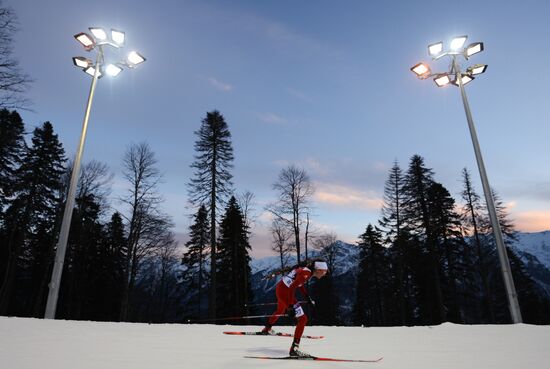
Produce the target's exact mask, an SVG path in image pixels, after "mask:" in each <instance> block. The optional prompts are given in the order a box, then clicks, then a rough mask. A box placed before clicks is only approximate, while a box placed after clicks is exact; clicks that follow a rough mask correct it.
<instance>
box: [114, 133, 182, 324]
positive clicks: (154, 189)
mask: <svg viewBox="0 0 550 369" xmlns="http://www.w3.org/2000/svg"><path fill="white" fill-rule="evenodd" d="M156 164H157V160H156V158H155V154H154V152H153V151H152V150H151V148H150V147H149V145H148V144H147V143H144V142H143V143H139V144H132V145H130V147H128V149H127V150H126V153H125V154H124V157H123V176H124V178H125V179H126V180H127V181H128V183H129V184H130V187H129V189H128V191H127V194H126V196H125V197H123V198H122V199H121V200H122V202H123V203H125V204H127V205H128V206H129V215H128V216H125V218H126V221H127V227H126V229H128V238H127V246H126V255H125V258H126V260H125V268H124V278H123V280H124V283H123V286H122V301H121V311H120V319H121V320H122V321H124V320H126V319H127V318H128V301H129V296H130V293H131V292H132V289H133V288H134V285H135V281H136V275H137V273H138V271H139V267H140V265H141V262H142V260H143V258H144V257H146V256H148V255H150V254H151V253H152V252H153V251H154V250H155V248H156V247H157V246H158V243H159V242H161V241H160V240H161V237H162V236H164V235H165V232H166V230H167V229H170V228H171V227H172V226H173V225H172V223H171V220H170V218H169V217H167V216H166V215H164V214H162V213H161V212H160V210H159V205H160V203H161V201H162V199H161V197H160V195H159V194H158V185H159V183H160V181H161V178H162V176H161V174H160V172H159V171H158V169H157V168H156Z"/></svg>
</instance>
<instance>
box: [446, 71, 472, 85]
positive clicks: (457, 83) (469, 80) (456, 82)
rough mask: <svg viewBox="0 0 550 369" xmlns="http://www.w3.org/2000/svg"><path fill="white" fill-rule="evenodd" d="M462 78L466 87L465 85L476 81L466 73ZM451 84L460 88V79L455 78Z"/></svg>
mask: <svg viewBox="0 0 550 369" xmlns="http://www.w3.org/2000/svg"><path fill="white" fill-rule="evenodd" d="M461 78H462V86H465V85H467V84H468V83H470V82H472V81H473V80H474V77H472V76H470V75H468V74H465V73H462V74H461ZM451 83H452V84H453V85H455V86H460V84H459V82H458V78H455V79H454V80H453V81H452V82H451Z"/></svg>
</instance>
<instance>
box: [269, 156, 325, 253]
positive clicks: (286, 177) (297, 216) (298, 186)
mask: <svg viewBox="0 0 550 369" xmlns="http://www.w3.org/2000/svg"><path fill="white" fill-rule="evenodd" d="M273 189H274V190H275V191H276V192H277V196H278V199H277V200H276V201H275V202H274V203H272V204H270V205H268V206H267V207H266V210H267V211H269V212H271V213H272V214H273V215H274V216H275V217H276V218H277V219H279V220H280V221H282V223H283V224H286V225H287V226H288V227H290V229H291V230H292V232H293V234H294V243H295V246H296V255H297V259H298V263H299V262H300V258H301V255H300V251H301V250H300V230H301V227H302V225H303V223H304V220H303V215H304V214H305V213H306V212H307V211H308V210H309V204H310V202H311V198H312V196H313V193H314V192H315V189H314V187H313V184H312V183H311V180H310V178H309V175H308V174H307V173H306V171H305V170H304V169H300V168H298V167H296V166H294V165H290V166H289V167H287V168H284V169H282V170H281V172H280V173H279V177H278V178H277V181H276V182H275V183H274V184H273Z"/></svg>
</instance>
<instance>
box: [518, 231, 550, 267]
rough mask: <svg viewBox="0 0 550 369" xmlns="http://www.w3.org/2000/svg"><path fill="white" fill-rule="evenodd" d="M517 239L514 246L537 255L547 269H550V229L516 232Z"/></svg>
mask: <svg viewBox="0 0 550 369" xmlns="http://www.w3.org/2000/svg"><path fill="white" fill-rule="evenodd" d="M516 236H517V238H518V239H517V241H515V242H513V243H512V244H511V246H512V247H514V248H516V249H518V250H521V251H524V252H527V253H529V254H531V255H533V256H535V257H536V258H537V259H538V260H539V261H540V262H541V263H542V264H543V265H544V266H546V268H547V269H550V231H544V232H536V233H522V232H518V233H516Z"/></svg>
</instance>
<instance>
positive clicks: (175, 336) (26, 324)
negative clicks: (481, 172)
mask: <svg viewBox="0 0 550 369" xmlns="http://www.w3.org/2000/svg"><path fill="white" fill-rule="evenodd" d="M241 329H249V330H253V329H258V327H257V326H256V327H254V326H215V325H177V324H171V325H147V324H127V323H94V322H75V321H54V320H39V319H22V318H7V317H0V332H1V334H0V368H2V369H176V368H181V369H200V368H234V369H247V368H259V367H261V368H369V367H372V368H380V369H382V368H384V369H390V368H391V369H455V368H456V369H522V368H529V369H538V368H540V369H545V368H549V367H550V326H532V325H524V324H520V325H500V326H496V325H495V326H460V325H454V324H449V323H446V324H443V325H441V326H436V327H410V328H409V327H394V328H359V327H320V326H317V327H306V334H316V335H321V334H322V335H326V338H325V339H324V340H303V341H302V349H303V350H304V351H307V352H309V353H311V354H316V355H319V356H330V357H340V358H353V359H369V358H376V357H378V356H384V360H383V361H382V362H380V363H376V364H372V363H367V364H365V363H327V362H298V361H264V360H257V359H245V358H243V356H244V355H275V356H284V355H286V354H287V350H288V346H289V345H290V342H291V340H290V339H289V338H283V337H263V336H229V335H223V334H222V331H224V330H241ZM279 329H280V331H285V332H291V331H292V327H279Z"/></svg>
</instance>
